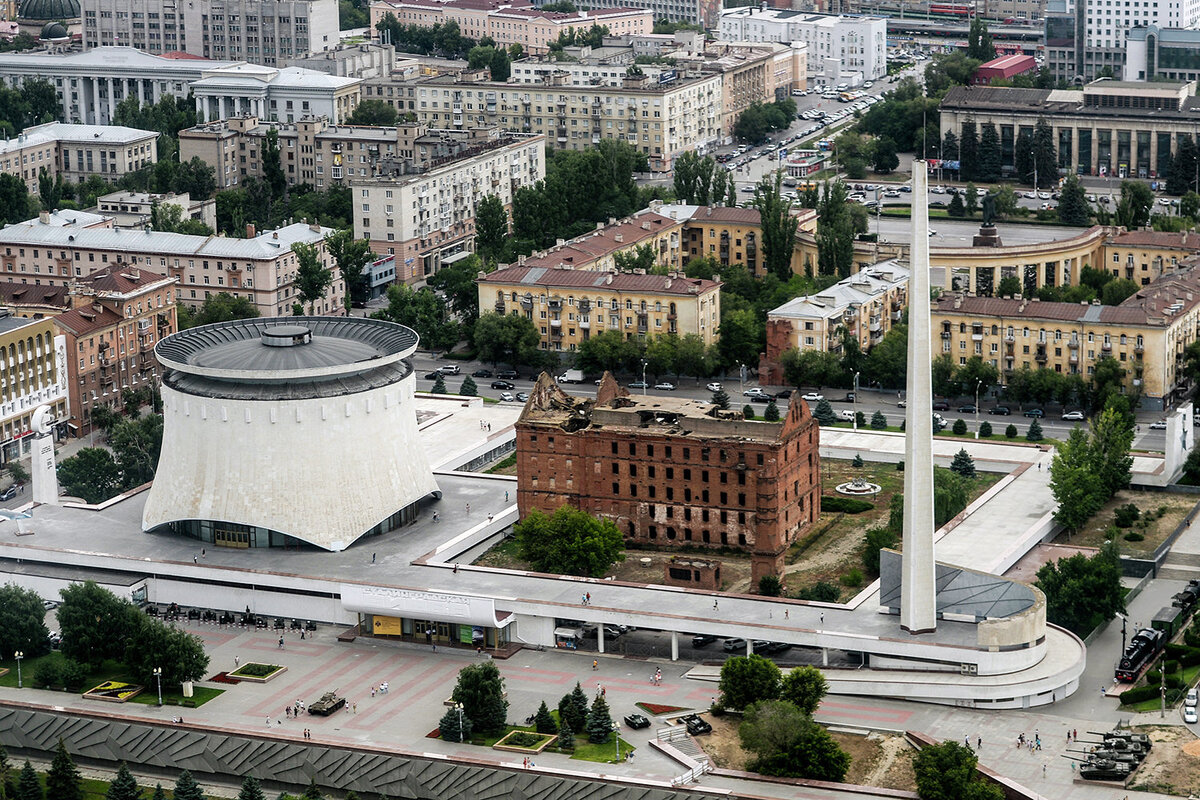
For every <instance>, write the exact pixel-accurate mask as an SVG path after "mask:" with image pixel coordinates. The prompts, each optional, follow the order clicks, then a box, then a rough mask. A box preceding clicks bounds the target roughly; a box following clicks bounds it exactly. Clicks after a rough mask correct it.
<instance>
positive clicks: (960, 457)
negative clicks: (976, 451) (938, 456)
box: [950, 447, 975, 478]
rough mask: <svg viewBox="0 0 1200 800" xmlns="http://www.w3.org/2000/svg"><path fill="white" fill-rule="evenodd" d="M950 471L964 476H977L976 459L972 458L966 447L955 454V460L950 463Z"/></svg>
mask: <svg viewBox="0 0 1200 800" xmlns="http://www.w3.org/2000/svg"><path fill="white" fill-rule="evenodd" d="M950 471H951V472H954V473H957V474H959V475H962V476H963V477H964V478H974V477H975V459H973V458H971V454H970V453H968V452H967V449H966V448H965V447H963V448H961V449H959V451H958V452H957V453H955V454H954V461H952V462H951V463H950Z"/></svg>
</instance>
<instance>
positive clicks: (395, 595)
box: [341, 584, 514, 628]
mask: <svg viewBox="0 0 1200 800" xmlns="http://www.w3.org/2000/svg"><path fill="white" fill-rule="evenodd" d="M341 595H342V607H343V608H345V609H346V610H347V611H354V612H356V613H360V614H382V615H384V616H388V617H408V618H411V619H429V620H436V621H437V622H454V623H457V624H459V625H481V626H483V627H486V628H503V627H506V626H507V625H508V624H509V623H511V622H512V621H513V619H514V616H513V614H512V612H509V611H501V612H497V611H496V603H495V601H494V600H493V599H492V598H490V597H471V596H468V595H460V594H444V593H442V592H422V591H418V590H415V589H396V588H391V587H385V586H362V585H359V584H342V591H341Z"/></svg>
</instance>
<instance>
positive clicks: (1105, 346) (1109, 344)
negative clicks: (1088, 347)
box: [1100, 342, 1112, 353]
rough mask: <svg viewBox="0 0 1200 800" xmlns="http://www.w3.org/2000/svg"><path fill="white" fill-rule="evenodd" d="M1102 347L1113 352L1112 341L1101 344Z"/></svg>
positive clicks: (1108, 351) (1105, 350) (1107, 351)
mask: <svg viewBox="0 0 1200 800" xmlns="http://www.w3.org/2000/svg"><path fill="white" fill-rule="evenodd" d="M1100 349H1101V350H1103V351H1104V352H1106V353H1111V352H1112V342H1105V343H1103V344H1102V345H1100Z"/></svg>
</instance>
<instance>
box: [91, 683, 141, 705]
mask: <svg viewBox="0 0 1200 800" xmlns="http://www.w3.org/2000/svg"><path fill="white" fill-rule="evenodd" d="M144 688H145V687H143V686H139V685H137V684H136V683H121V682H120V681H105V682H104V683H102V684H100V685H99V686H93V687H92V688H91V689H88V690H87V691H86V692H84V693H83V696H84V697H86V698H88V699H89V700H103V701H104V702H106V703H124V702H126V701H127V700H130V699H132V698H134V697H136V696H137V695H139V694H141V693H142V690H143V689H144Z"/></svg>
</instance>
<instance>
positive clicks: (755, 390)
mask: <svg viewBox="0 0 1200 800" xmlns="http://www.w3.org/2000/svg"><path fill="white" fill-rule="evenodd" d="M770 396H771V395H770V394H768V393H767V391H766V390H765V389H763V388H761V387H759V386H751V387H750V388H749V389H747V390H746V391H744V392H742V397H770Z"/></svg>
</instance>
